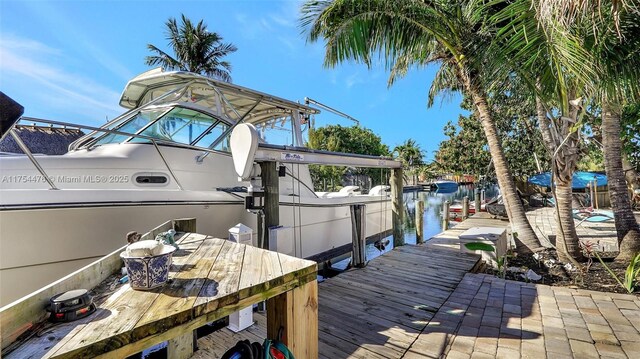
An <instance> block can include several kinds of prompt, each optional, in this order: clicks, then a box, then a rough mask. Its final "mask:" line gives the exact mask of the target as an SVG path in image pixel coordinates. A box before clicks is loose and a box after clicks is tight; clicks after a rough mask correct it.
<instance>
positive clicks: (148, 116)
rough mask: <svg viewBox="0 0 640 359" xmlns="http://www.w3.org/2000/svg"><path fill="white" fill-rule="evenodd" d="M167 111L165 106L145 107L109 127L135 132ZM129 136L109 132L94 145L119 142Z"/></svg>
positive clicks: (129, 132) (125, 131) (130, 132)
mask: <svg viewBox="0 0 640 359" xmlns="http://www.w3.org/2000/svg"><path fill="white" fill-rule="evenodd" d="M165 112H167V109H166V108H155V109H145V110H141V111H139V112H137V113H136V114H135V115H133V117H130V118H129V119H125V120H123V121H120V122H118V123H117V124H114V126H112V127H111V128H110V129H114V130H117V131H119V132H124V133H127V134H135V133H137V132H138V131H140V129H142V128H144V127H146V126H148V125H149V124H150V123H153V122H154V121H156V120H157V119H158V118H159V117H160V116H162V114H163V113H165ZM129 137H131V136H130V135H121V134H115V133H109V134H107V135H105V136H103V137H102V138H100V139H99V140H98V141H96V143H95V145H106V144H109V143H121V142H124V141H126V140H127V138H129Z"/></svg>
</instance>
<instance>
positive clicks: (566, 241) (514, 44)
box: [490, 0, 595, 261]
mask: <svg viewBox="0 0 640 359" xmlns="http://www.w3.org/2000/svg"><path fill="white" fill-rule="evenodd" d="M545 1H546V0H539V1H537V0H505V1H502V2H499V1H496V2H493V3H490V6H492V7H497V8H500V10H499V11H498V12H497V13H495V14H493V16H492V17H491V22H492V24H493V26H494V27H495V29H494V30H493V31H494V32H495V33H496V38H495V41H494V42H493V44H492V45H493V51H492V53H494V54H495V55H496V57H497V59H498V60H497V61H495V62H494V63H497V64H500V65H502V67H501V68H500V69H498V71H499V72H502V73H505V72H506V73H507V74H510V75H512V76H514V75H515V76H517V77H518V79H520V80H522V81H523V82H524V83H526V84H528V88H529V92H530V94H531V97H532V98H534V99H535V102H536V113H537V118H538V124H539V126H540V131H541V133H542V138H543V142H544V144H545V147H546V149H547V152H548V154H549V157H550V158H551V168H552V175H553V186H552V188H553V191H554V197H555V199H556V225H557V228H558V231H557V233H556V244H557V248H558V256H559V257H560V259H561V260H563V261H573V260H574V259H577V260H582V259H584V256H583V254H582V249H581V247H580V241H579V238H578V234H577V232H576V228H575V223H574V219H573V211H572V209H573V208H572V207H573V206H572V177H573V172H574V171H575V170H576V168H577V162H578V160H579V155H580V139H579V131H580V128H581V127H582V121H581V117H582V114H583V111H582V106H583V102H582V101H581V100H580V99H581V98H582V97H584V94H585V87H586V86H587V84H588V83H589V81H590V79H591V78H593V76H594V74H595V70H594V69H593V68H591V67H588V66H587V67H584V65H585V64H589V63H592V59H591V55H590V53H589V52H588V51H587V50H586V49H584V47H583V42H584V41H583V39H582V38H580V37H579V36H578V35H577V34H576V33H575V31H574V32H569V31H567V32H564V33H561V34H560V33H557V32H555V31H554V30H555V29H556V28H553V27H552V26H551V29H549V28H548V27H547V26H550V25H547V22H545V21H544V20H548V19H547V18H545V17H544V16H543V15H541V12H543V11H546V12H545V13H548V10H544V9H546V8H545V7H544V6H542V5H541V4H540V3H544V2H545ZM551 1H553V0H551ZM502 76H504V75H502ZM500 77H501V76H497V78H500Z"/></svg>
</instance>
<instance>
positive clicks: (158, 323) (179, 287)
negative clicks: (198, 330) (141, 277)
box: [132, 236, 224, 340]
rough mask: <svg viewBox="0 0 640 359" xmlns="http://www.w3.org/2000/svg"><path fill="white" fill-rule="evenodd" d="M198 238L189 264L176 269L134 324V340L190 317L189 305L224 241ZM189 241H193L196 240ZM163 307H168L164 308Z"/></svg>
mask: <svg viewBox="0 0 640 359" xmlns="http://www.w3.org/2000/svg"><path fill="white" fill-rule="evenodd" d="M198 240H199V241H200V242H201V243H202V244H201V245H202V247H203V249H202V250H199V251H194V252H192V253H191V254H189V258H188V263H193V264H189V268H186V269H183V270H181V271H180V272H178V273H177V274H176V275H175V276H173V277H172V281H171V283H168V284H166V285H165V286H163V287H162V293H163V294H164V295H163V296H160V297H159V298H158V299H156V300H155V301H154V302H153V304H152V305H151V306H150V307H149V309H148V310H147V311H146V312H145V314H144V315H143V316H142V318H140V320H139V321H138V323H136V326H135V327H134V329H133V333H132V335H133V339H134V340H136V339H139V338H144V337H147V336H149V335H152V334H156V333H158V332H160V331H161V330H162V329H163V328H170V327H173V326H176V325H178V324H182V323H186V322H188V321H189V320H191V319H192V317H193V304H194V303H195V301H196V299H197V297H198V294H199V293H200V291H201V289H202V286H203V285H204V283H205V281H206V279H207V276H208V275H209V271H210V269H211V266H212V264H213V263H214V262H215V260H216V259H217V257H218V254H219V253H220V251H221V250H222V246H223V243H224V242H221V241H214V240H213V237H207V236H201V238H199V239H198ZM191 243H193V245H196V244H197V242H196V241H192V242H191ZM185 244H186V243H185ZM185 244H183V246H184V245H185ZM181 249H182V247H181ZM175 265H178V264H176V263H174V264H173V266H175ZM167 308H169V309H168V310H167ZM160 313H162V319H159V318H158V315H159V314H160Z"/></svg>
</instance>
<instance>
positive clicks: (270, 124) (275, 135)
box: [255, 115, 295, 146]
mask: <svg viewBox="0 0 640 359" xmlns="http://www.w3.org/2000/svg"><path fill="white" fill-rule="evenodd" d="M255 126H256V129H257V130H258V133H259V134H260V138H261V139H262V140H264V141H265V142H267V143H269V144H272V145H285V146H293V145H295V135H294V133H293V129H292V126H291V116H289V115H286V116H274V117H273V118H270V119H267V120H265V121H263V122H260V123H256V124H255Z"/></svg>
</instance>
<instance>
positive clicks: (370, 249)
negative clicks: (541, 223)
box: [367, 185, 499, 260]
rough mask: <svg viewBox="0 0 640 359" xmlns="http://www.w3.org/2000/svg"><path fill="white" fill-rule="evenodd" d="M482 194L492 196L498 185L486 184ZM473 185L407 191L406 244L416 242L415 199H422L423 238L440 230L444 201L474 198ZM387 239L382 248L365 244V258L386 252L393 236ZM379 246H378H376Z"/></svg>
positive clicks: (495, 193) (390, 246) (405, 203)
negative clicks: (450, 188)
mask: <svg viewBox="0 0 640 359" xmlns="http://www.w3.org/2000/svg"><path fill="white" fill-rule="evenodd" d="M483 190H484V196H485V198H487V199H490V198H493V197H495V196H497V195H498V192H499V190H498V186H495V185H492V186H486V187H485V188H483ZM474 191H475V187H474V185H464V186H458V190H457V191H455V192H449V193H442V192H438V191H433V192H422V191H420V192H407V193H405V194H404V206H405V213H404V214H405V215H404V223H403V225H404V241H405V243H406V244H416V224H415V218H416V201H417V200H422V201H423V202H424V221H423V223H424V238H425V240H428V239H429V238H431V237H433V236H435V235H436V234H438V233H440V232H442V208H443V207H444V202H445V201H449V202H450V203H452V204H453V203H456V202H462V199H463V198H464V197H465V196H468V197H469V200H470V201H471V202H473V200H474V196H475V194H474ZM455 224H456V222H453V221H452V222H451V226H454V225H455ZM386 240H388V241H389V243H388V245H385V248H384V250H381V249H380V248H376V247H374V246H373V245H368V246H367V260H371V259H373V258H375V257H377V256H379V255H381V254H382V253H384V252H387V251H389V250H391V249H392V248H393V237H391V236H390V237H387V238H385V242H386ZM378 247H379V246H378Z"/></svg>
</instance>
